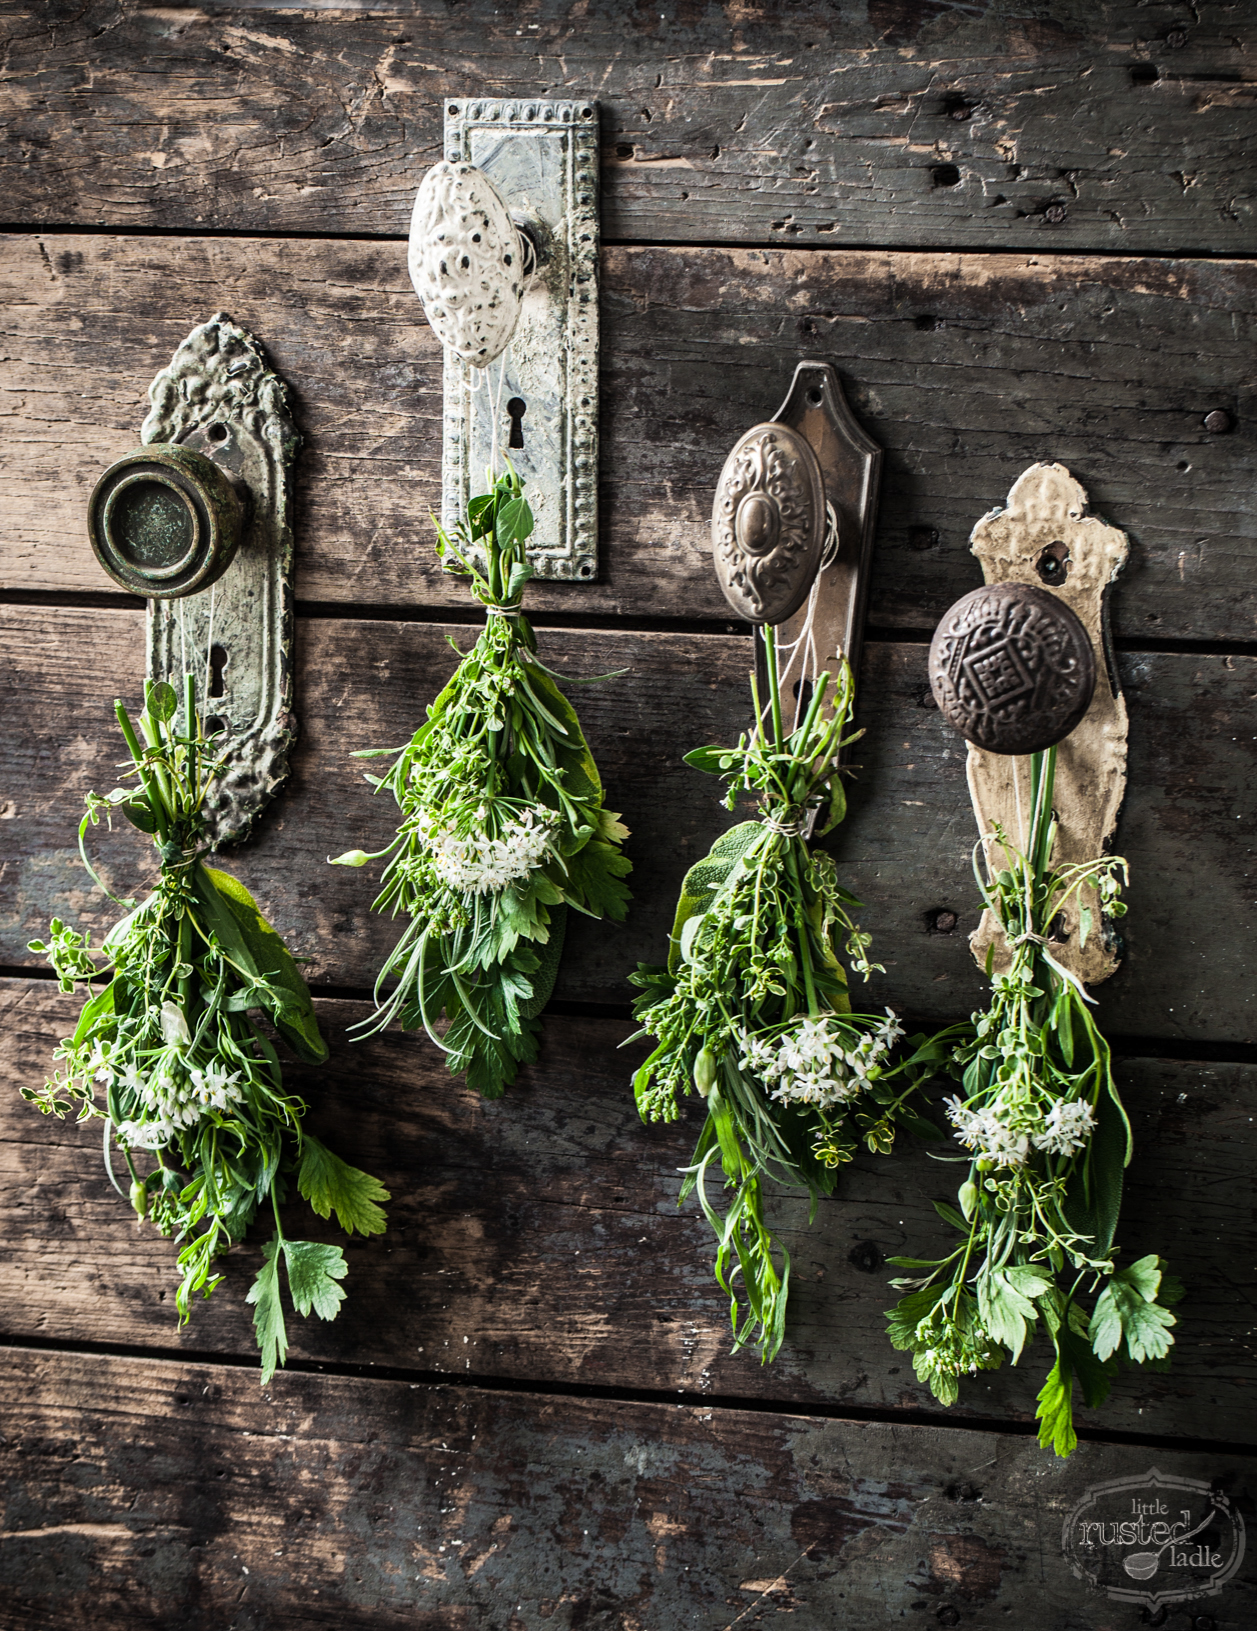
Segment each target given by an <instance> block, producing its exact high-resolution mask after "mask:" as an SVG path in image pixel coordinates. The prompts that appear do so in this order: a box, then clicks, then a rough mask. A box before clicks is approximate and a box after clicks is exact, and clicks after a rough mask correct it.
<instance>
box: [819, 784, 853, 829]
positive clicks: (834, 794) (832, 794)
mask: <svg viewBox="0 0 1257 1632" xmlns="http://www.w3.org/2000/svg"><path fill="white" fill-rule="evenodd" d="M846 814H847V791H846V789H845V788H844V787H843V785H842V777H841V776H840V775H839V773H838V772H837V770H835V771H834V775H833V780H832V781H831V782H830V784H829V808H828V810H827V811H826V812H825V822H824V826H822V827H820V828H818V829H817V834H816V836H817V838H824V836H825V834H826V833H829V832H832V830H833V829H834V828H835V827H837V826H838V823H839V822H841V821H842V820H843V819H844V818H845V816H846Z"/></svg>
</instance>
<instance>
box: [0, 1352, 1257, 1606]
mask: <svg viewBox="0 0 1257 1632" xmlns="http://www.w3.org/2000/svg"><path fill="white" fill-rule="evenodd" d="M0 1376H2V1377H3V1388H2V1390H0V1400H3V1404H2V1405H0V1420H2V1424H3V1433H4V1439H3V1443H2V1445H0V1467H2V1468H3V1474H4V1478H5V1484H6V1504H5V1525H4V1533H3V1535H0V1603H3V1605H4V1614H5V1621H6V1625H8V1626H11V1627H64V1626H76V1627H114V1626H128V1627H150V1626H151V1627H178V1628H183V1627H222V1626H232V1627H267V1626H302V1627H311V1628H315V1627H369V1628H381V1627H407V1628H414V1627H431V1628H438V1627H449V1628H457V1627H503V1628H524V1627H535V1628H566V1627H573V1628H575V1627H621V1628H638V1627H712V1628H717V1627H724V1628H728V1627H730V1626H731V1625H744V1626H751V1625H755V1624H758V1623H762V1622H763V1621H764V1620H765V1619H766V1618H769V1619H770V1624H772V1625H774V1626H780V1627H785V1628H809V1627H810V1628H815V1627H837V1626H855V1627H859V1626H869V1627H871V1626H892V1625H893V1626H902V1627H905V1628H910V1629H911V1628H933V1627H937V1626H939V1625H942V1626H955V1625H958V1624H959V1625H964V1626H976V1627H999V1626H1007V1625H1016V1626H1018V1627H1025V1628H1039V1627H1043V1628H1053V1627H1061V1626H1069V1627H1077V1628H1090V1627H1094V1628H1099V1627H1112V1626H1114V1625H1123V1626H1124V1625H1135V1624H1138V1622H1137V1621H1136V1618H1135V1617H1136V1614H1137V1611H1136V1610H1135V1609H1134V1607H1133V1606H1128V1605H1125V1606H1116V1605H1114V1604H1112V1603H1111V1602H1109V1601H1108V1600H1107V1599H1106V1598H1105V1597H1103V1596H1102V1595H1101V1594H1100V1593H1098V1592H1095V1591H1094V1590H1091V1589H1089V1588H1088V1587H1087V1586H1086V1585H1085V1584H1084V1583H1082V1582H1080V1581H1078V1580H1076V1579H1075V1578H1074V1576H1073V1575H1072V1574H1071V1572H1070V1567H1069V1564H1068V1562H1067V1561H1066V1559H1065V1558H1064V1557H1062V1554H1061V1532H1062V1526H1063V1524H1064V1522H1065V1521H1066V1519H1067V1517H1068V1515H1069V1514H1070V1513H1071V1511H1072V1510H1073V1509H1074V1507H1075V1506H1076V1505H1077V1504H1078V1503H1079V1502H1080V1501H1081V1500H1082V1499H1083V1495H1084V1492H1085V1491H1086V1490H1087V1489H1088V1487H1090V1486H1092V1485H1095V1484H1098V1483H1101V1482H1102V1481H1105V1480H1109V1479H1115V1478H1123V1477H1131V1476H1138V1475H1140V1474H1143V1473H1145V1472H1147V1471H1148V1470H1149V1469H1150V1467H1151V1466H1152V1465H1153V1463H1154V1462H1155V1465H1156V1466H1157V1467H1158V1468H1159V1469H1160V1470H1161V1471H1162V1473H1164V1474H1166V1475H1169V1476H1171V1477H1173V1476H1175V1475H1178V1476H1180V1477H1184V1478H1188V1479H1196V1480H1203V1481H1209V1482H1213V1481H1217V1482H1219V1483H1220V1485H1221V1487H1222V1488H1223V1489H1224V1490H1225V1491H1226V1492H1227V1493H1228V1495H1230V1496H1231V1498H1232V1499H1233V1500H1234V1501H1235V1502H1236V1503H1237V1505H1238V1506H1239V1507H1240V1509H1241V1511H1245V1510H1247V1512H1248V1515H1249V1520H1250V1522H1251V1517H1252V1499H1253V1494H1254V1491H1253V1475H1254V1464H1253V1461H1252V1459H1251V1458H1250V1457H1245V1456H1243V1455H1239V1454H1236V1453H1234V1452H1226V1453H1219V1452H1212V1453H1202V1452H1175V1451H1168V1452H1167V1451H1165V1450H1163V1449H1160V1450H1157V1451H1156V1452H1155V1453H1149V1452H1148V1451H1147V1450H1145V1449H1142V1448H1140V1447H1136V1446H1116V1445H1105V1444H1099V1443H1097V1444H1084V1445H1080V1446H1079V1448H1078V1450H1077V1451H1076V1452H1075V1454H1074V1456H1073V1457H1072V1458H1071V1460H1070V1461H1069V1462H1068V1463H1064V1464H1062V1463H1059V1462H1056V1461H1055V1460H1054V1459H1053V1458H1051V1457H1050V1456H1046V1455H1045V1454H1044V1453H1043V1452H1042V1451H1040V1450H1039V1449H1038V1447H1037V1446H1036V1445H1035V1444H1034V1442H1033V1441H1032V1440H1028V1439H1027V1438H1025V1437H1024V1436H1016V1437H1014V1436H1010V1435H1002V1434H983V1435H976V1434H972V1433H964V1432H960V1431H954V1430H953V1431H948V1430H945V1429H937V1428H926V1427H907V1426H900V1427H894V1426H887V1425H884V1424H880V1423H853V1422H841V1421H823V1420H820V1419H817V1418H815V1417H809V1416H806V1415H802V1414H793V1415H776V1414H766V1413H761V1412H747V1411H723V1410H714V1411H713V1410H708V1409H703V1408H702V1407H701V1406H693V1405H676V1406H667V1405H646V1404H630V1403H628V1402H621V1401H602V1400H599V1401H592V1400H574V1399H564V1398H562V1397H558V1396H554V1395H549V1396H547V1395H544V1394H542V1395H531V1396H520V1395H512V1394H508V1393H503V1392H485V1391H480V1390H474V1391H473V1390H467V1389H461V1388H456V1387H438V1388H428V1387H422V1386H416V1385H414V1384H406V1383H404V1382H382V1381H367V1380H363V1379H351V1378H345V1377H317V1376H308V1375H307V1376H296V1375H290V1376H287V1377H283V1378H277V1379H276V1382H275V1384H274V1386H273V1388H271V1389H270V1390H268V1391H267V1393H266V1394H265V1395H259V1393H258V1389H257V1383H256V1380H255V1379H254V1378H253V1377H251V1376H250V1375H249V1374H248V1373H242V1372H241V1371H239V1370H236V1369H232V1368H228V1367H223V1366H216V1365H205V1364H202V1365H194V1364H186V1363H180V1362H170V1361H159V1360H143V1359H135V1360H123V1359H104V1358H97V1357H90V1356H78V1355H40V1354H31V1353H28V1352H23V1351H22V1350H18V1349H11V1350H6V1351H4V1352H3V1355H2V1356H0ZM1254 1608H1257V1601H1255V1599H1254V1575H1253V1566H1252V1564H1251V1562H1246V1563H1245V1564H1244V1565H1243V1566H1241V1570H1240V1573H1239V1574H1238V1575H1237V1576H1236V1577H1234V1578H1233V1579H1232V1581H1231V1582H1230V1583H1229V1584H1228V1586H1227V1587H1225V1588H1224V1589H1223V1592H1222V1594H1221V1595H1219V1596H1217V1597H1213V1598H1209V1599H1206V1600H1204V1601H1203V1603H1201V1602H1200V1601H1197V1602H1196V1603H1195V1604H1188V1605H1174V1606H1172V1607H1171V1609H1170V1612H1169V1618H1168V1619H1166V1620H1165V1621H1163V1622H1162V1623H1161V1624H1163V1625H1166V1626H1168V1627H1171V1628H1175V1627H1186V1626H1194V1625H1200V1624H1203V1623H1202V1622H1201V1621H1199V1620H1193V1619H1192V1618H1191V1616H1192V1615H1193V1614H1196V1615H1199V1614H1200V1612H1201V1610H1202V1609H1203V1610H1204V1612H1205V1618H1206V1619H1207V1620H1208V1624H1209V1625H1210V1626H1212V1627H1220V1628H1236V1629H1238V1628H1243V1627H1247V1626H1251V1625H1252V1620H1251V1615H1252V1612H1253V1609H1254ZM1185 1612H1186V1613H1185ZM1115 1614H1116V1616H1117V1617H1118V1618H1117V1619H1116V1620H1115V1619H1114V1616H1115Z"/></svg>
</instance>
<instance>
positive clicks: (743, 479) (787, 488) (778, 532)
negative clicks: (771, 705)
mask: <svg viewBox="0 0 1257 1632" xmlns="http://www.w3.org/2000/svg"><path fill="white" fill-rule="evenodd" d="M711 539H712V551H713V554H714V556H715V564H716V577H717V578H718V579H719V581H720V587H721V589H722V590H723V591H724V593H725V599H726V600H727V601H728V602H729V605H730V606H731V607H733V609H734V611H735V612H737V614H738V616H739V617H742V618H745V619H746V620H747V622H748V623H773V624H777V623H783V622H784V621H785V619H786V618H788V617H789V616H790V614H791V613H792V612H795V611H797V610H798V608H799V607H800V606H801V605H802V604H803V602H804V601H805V600H806V599H807V594H808V590H809V589H811V587H812V580H813V579H814V578H815V577H816V571H817V568H818V567H819V566H820V560H821V548H822V546H823V544H824V542H825V484H824V482H823V481H822V479H821V469H820V465H819V464H818V463H817V459H816V455H815V454H814V453H813V452H812V449H811V447H810V446H809V445H808V443H807V442H806V441H805V440H804V438H803V437H801V436H800V435H799V434H798V433H797V432H796V431H792V430H791V429H790V427H789V426H788V425H776V424H771V423H769V424H766V425H756V426H754V427H753V428H752V429H751V430H749V431H747V433H746V435H745V436H743V437H742V438H741V439H740V440H739V441H738V442H737V444H736V445H735V447H734V449H733V452H732V453H731V454H730V455H729V457H728V458H727V459H726V460H725V467H724V469H723V470H722V471H721V473H720V481H719V482H718V483H717V485H716V497H715V501H714V502H713V504H712V511H711Z"/></svg>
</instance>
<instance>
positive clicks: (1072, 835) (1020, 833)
mask: <svg viewBox="0 0 1257 1632" xmlns="http://www.w3.org/2000/svg"><path fill="white" fill-rule="evenodd" d="M972 546H973V553H974V555H976V556H977V558H978V560H979V561H981V563H982V570H983V573H984V575H985V577H986V581H987V583H988V584H1018V585H1025V584H1033V585H1034V586H1035V587H1036V588H1040V587H1041V591H1042V592H1043V593H1047V594H1051V595H1054V596H1056V597H1058V598H1059V599H1060V600H1061V601H1062V602H1063V603H1064V604H1065V605H1066V606H1067V607H1069V608H1070V610H1071V611H1073V612H1075V613H1076V614H1077V615H1078V617H1079V618H1080V619H1081V620H1082V624H1083V627H1084V628H1085V629H1086V631H1087V637H1088V639H1089V641H1090V643H1091V647H1092V650H1093V652H1094V654H1095V659H1096V685H1095V692H1094V694H1093V696H1092V699H1091V705H1090V707H1089V708H1088V709H1087V711H1086V713H1085V714H1084V715H1083V717H1082V721H1081V723H1080V724H1079V725H1078V726H1076V727H1075V729H1074V730H1073V731H1072V732H1071V733H1070V735H1069V736H1067V737H1066V738H1065V740H1064V741H1063V742H1062V743H1061V744H1060V746H1059V748H1058V749H1057V751H1056V788H1055V795H1054V798H1053V801H1052V803H1053V807H1054V809H1055V811H1056V817H1057V822H1058V824H1059V825H1058V827H1057V833H1056V846H1055V849H1054V850H1053V852H1052V861H1053V863H1054V864H1056V865H1060V864H1062V863H1064V864H1068V863H1070V862H1085V861H1091V860H1093V859H1094V858H1095V857H1096V856H1101V855H1104V854H1105V852H1106V851H1107V850H1108V849H1109V847H1110V845H1111V842H1112V839H1113V836H1114V833H1115V832H1116V829H1117V818H1118V812H1119V811H1120V809H1121V805H1122V800H1123V798H1124V796H1125V792H1126V730H1127V716H1126V703H1125V700H1124V699H1123V697H1122V694H1121V689H1120V687H1119V684H1118V677H1117V665H1116V663H1115V662H1114V661H1113V653H1112V649H1111V644H1110V640H1109V630H1108V605H1107V597H1108V593H1109V589H1110V586H1111V585H1112V583H1113V580H1114V579H1115V578H1116V577H1117V575H1118V573H1119V572H1120V571H1121V570H1122V567H1123V566H1124V565H1125V562H1126V557H1127V555H1128V553H1129V550H1130V546H1129V544H1128V542H1127V539H1126V535H1125V533H1123V532H1122V531H1121V530H1120V529H1119V528H1117V527H1113V526H1111V525H1110V524H1109V523H1108V522H1106V521H1103V520H1102V519H1101V518H1100V517H1099V516H1093V515H1091V514H1089V512H1088V506H1087V494H1086V490H1085V488H1084V487H1083V486H1082V484H1081V482H1078V481H1075V479H1074V478H1073V476H1071V475H1070V473H1069V471H1068V470H1066V468H1065V467H1064V465H1057V464H1046V463H1045V464H1037V465H1031V466H1030V468H1029V469H1028V470H1025V471H1023V472H1022V474H1021V475H1020V476H1019V477H1018V478H1017V480H1016V481H1015V482H1014V483H1013V486H1012V489H1011V491H1010V492H1009V495H1008V498H1007V500H1006V502H1005V504H1004V507H1003V509H999V510H992V511H990V512H989V513H988V514H987V515H985V516H983V518H982V520H981V521H980V522H978V524H977V526H976V527H975V528H974V529H973V537H972ZM968 774H969V794H970V797H971V798H972V800H973V813H974V815H975V817H976V818H977V823H978V831H979V833H984V834H985V833H990V832H992V831H993V830H994V827H995V824H996V823H997V822H998V823H999V824H1000V825H1001V826H1002V827H1003V828H1004V829H1005V831H1006V832H1007V833H1008V834H1010V835H1011V837H1012V838H1013V840H1014V841H1015V842H1016V843H1018V844H1024V842H1025V835H1026V824H1027V822H1028V821H1029V819H1030V761H1029V760H1028V759H1026V758H1024V757H1017V758H1010V757H1008V756H1006V755H1003V754H992V753H988V752H987V751H986V750H985V749H983V748H975V747H974V746H973V745H972V744H970V747H969V762H968ZM992 848H993V850H994V859H995V864H996V865H997V866H999V865H1002V863H1001V861H1000V852H999V850H998V849H997V848H995V847H992ZM1081 907H1088V908H1090V910H1091V915H1092V922H1093V923H1094V924H1096V925H1097V926H1098V927H1097V929H1096V930H1095V932H1093V933H1092V934H1091V935H1090V936H1089V937H1088V939H1087V943H1086V945H1085V946H1083V945H1081V944H1080V941H1081V937H1080V934H1079V909H1080V908H1081ZM1061 916H1062V919H1063V920H1064V921H1063V922H1062V923H1061V924H1060V925H1059V926H1058V927H1059V930H1060V933H1061V936H1062V939H1060V940H1054V941H1053V942H1052V944H1051V952H1052V956H1053V957H1054V958H1055V959H1056V961H1057V962H1058V963H1060V964H1063V965H1064V967H1065V968H1066V969H1068V970H1069V972H1070V973H1071V974H1072V975H1076V976H1077V977H1078V979H1079V980H1082V981H1086V982H1088V983H1089V984H1091V985H1094V984H1095V983H1096V982H1097V981H1101V980H1106V979H1107V978H1108V976H1109V975H1111V974H1112V973H1113V971H1114V970H1115V969H1116V968H1117V966H1118V964H1119V962H1120V961H1121V942H1120V940H1119V938H1118V936H1117V935H1116V933H1115V932H1114V929H1113V925H1112V924H1111V923H1110V922H1109V921H1108V920H1107V919H1105V918H1104V917H1103V916H1102V914H1101V911H1100V901H1099V896H1098V894H1097V892H1096V890H1095V889H1094V887H1092V886H1090V885H1086V886H1084V887H1083V889H1082V890H1081V891H1080V893H1079V895H1078V896H1076V897H1075V898H1074V899H1073V900H1072V901H1071V902H1070V903H1069V905H1068V906H1067V907H1066V908H1065V910H1064V912H1063V913H1062V915H1061ZM969 944H970V946H971V947H972V948H973V955H974V957H975V959H976V960H977V961H978V963H979V964H983V965H985V963H986V958H987V953H988V951H989V950H990V949H991V948H992V945H993V946H994V952H993V955H992V967H993V968H995V969H996V970H1000V971H1002V970H1004V969H1006V968H1007V967H1008V963H1009V961H1010V958H1011V954H1010V953H1009V950H1008V947H1007V945H1006V944H1005V940H1004V933H1003V931H1002V930H1001V929H1000V927H999V925H998V924H997V923H996V921H995V919H994V918H993V917H992V915H991V913H990V912H984V913H983V914H982V920H981V922H980V923H979V925H978V927H977V929H976V930H975V931H974V933H973V934H972V935H971V936H970V938H969Z"/></svg>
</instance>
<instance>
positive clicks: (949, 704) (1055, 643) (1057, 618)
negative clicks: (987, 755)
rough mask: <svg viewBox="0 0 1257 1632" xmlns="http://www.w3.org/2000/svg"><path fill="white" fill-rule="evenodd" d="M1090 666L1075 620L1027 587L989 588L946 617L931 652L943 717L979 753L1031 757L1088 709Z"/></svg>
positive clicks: (1064, 732) (1091, 684) (1086, 642)
mask: <svg viewBox="0 0 1257 1632" xmlns="http://www.w3.org/2000/svg"><path fill="white" fill-rule="evenodd" d="M1095 683H1096V665H1095V655H1094V653H1093V652H1092V650H1091V641H1090V639H1089V638H1088V636H1087V631H1086V629H1085V628H1084V627H1083V625H1082V620H1081V619H1080V618H1079V617H1078V615H1077V613H1075V612H1071V611H1070V609H1069V607H1068V606H1066V605H1065V603H1064V601H1061V600H1058V599H1057V597H1056V596H1055V595H1052V594H1050V593H1049V592H1048V591H1047V590H1045V589H1039V588H1037V587H1036V586H1035V585H1033V584H987V585H984V586H983V588H981V589H975V590H971V591H970V593H969V594H968V595H962V596H961V598H960V600H958V601H957V602H956V604H955V605H954V606H953V607H952V608H951V610H950V611H949V612H947V613H945V614H944V616H943V619H942V621H941V622H940V624H939V626H938V628H937V629H936V630H935V632H934V640H933V642H932V644H931V646H930V684H931V686H932V687H933V689H934V698H935V701H936V702H937V703H938V706H939V708H940V709H941V710H942V713H943V717H944V718H945V719H946V720H948V721H949V723H950V724H952V725H954V726H955V728H956V729H957V731H959V732H960V734H961V735H962V736H963V737H965V738H966V739H967V740H968V741H969V742H972V743H975V744H976V745H977V746H978V747H979V748H986V749H988V750H989V751H990V752H991V753H995V754H1034V753H1039V752H1041V751H1042V750H1043V749H1045V748H1050V747H1051V746H1052V745H1053V743H1057V742H1059V741H1060V740H1061V738H1062V737H1067V736H1068V735H1069V733H1070V732H1071V731H1072V730H1073V729H1074V727H1075V726H1076V725H1077V724H1078V722H1079V721H1080V720H1081V719H1082V717H1083V715H1084V714H1085V713H1086V712H1087V709H1088V708H1089V707H1090V704H1091V697H1092V694H1093V692H1094V691H1095Z"/></svg>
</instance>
